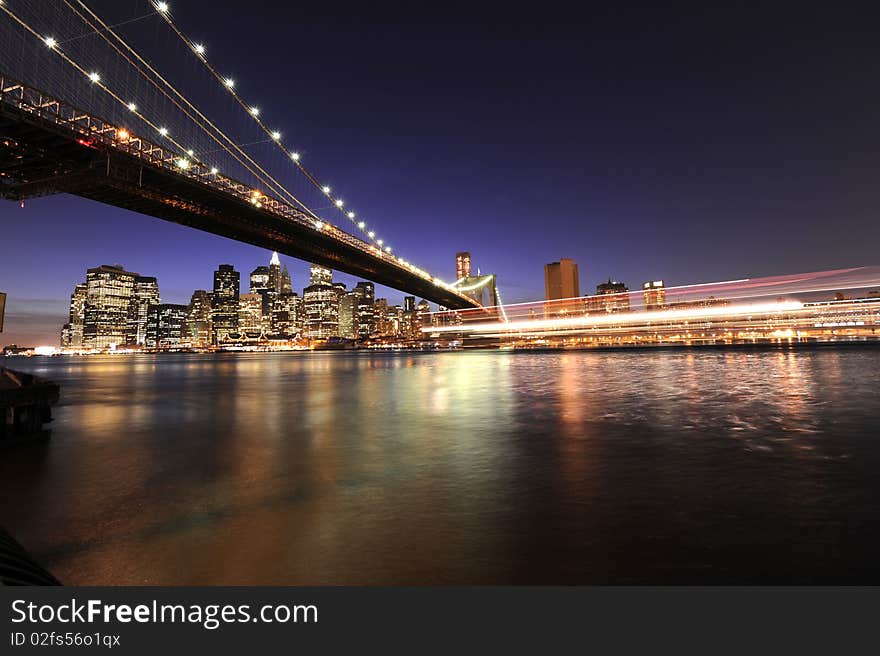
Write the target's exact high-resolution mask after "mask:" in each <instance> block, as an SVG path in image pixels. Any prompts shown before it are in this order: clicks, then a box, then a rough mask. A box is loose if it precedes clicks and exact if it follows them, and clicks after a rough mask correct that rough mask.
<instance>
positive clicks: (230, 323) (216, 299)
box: [211, 264, 241, 344]
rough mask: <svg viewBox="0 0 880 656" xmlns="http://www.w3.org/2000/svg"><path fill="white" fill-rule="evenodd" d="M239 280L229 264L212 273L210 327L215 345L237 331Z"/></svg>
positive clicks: (237, 274) (222, 265) (238, 275)
mask: <svg viewBox="0 0 880 656" xmlns="http://www.w3.org/2000/svg"><path fill="white" fill-rule="evenodd" d="M240 278H241V276H240V274H239V273H238V271H236V270H235V268H234V267H233V266H232V265H231V264H221V265H220V266H219V267H218V268H217V270H216V271H215V272H214V293H213V294H212V296H211V324H212V326H211V327H212V330H213V333H214V335H213V339H214V343H215V344H218V343H220V342H222V341H223V340H224V339H225V338H226V336H227V335H228V334H229V333H234V332H237V331H238V300H239V295H240V294H239V291H240V290H239V285H240V282H241V281H240Z"/></svg>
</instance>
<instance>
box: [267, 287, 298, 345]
mask: <svg viewBox="0 0 880 656" xmlns="http://www.w3.org/2000/svg"><path fill="white" fill-rule="evenodd" d="M271 319H272V321H271V325H272V330H271V334H272V335H274V336H277V337H281V338H286V339H289V338H292V337H296V335H297V334H299V333H300V332H301V330H302V299H301V298H300V297H299V295H298V294H296V293H290V294H285V293H281V294H278V295H277V296H276V297H275V300H274V301H273V305H272V316H271Z"/></svg>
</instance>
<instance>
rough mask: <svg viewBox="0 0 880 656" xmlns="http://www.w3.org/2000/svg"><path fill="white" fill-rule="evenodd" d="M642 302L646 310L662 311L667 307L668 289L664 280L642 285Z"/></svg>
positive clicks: (650, 281) (651, 281)
mask: <svg viewBox="0 0 880 656" xmlns="http://www.w3.org/2000/svg"><path fill="white" fill-rule="evenodd" d="M642 300H643V302H644V304H645V309H646V310H660V309H662V308H663V306H665V305H666V287H665V286H664V285H663V281H662V280H649V281H648V282H646V283H643V284H642Z"/></svg>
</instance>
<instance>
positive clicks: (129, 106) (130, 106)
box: [128, 103, 138, 112]
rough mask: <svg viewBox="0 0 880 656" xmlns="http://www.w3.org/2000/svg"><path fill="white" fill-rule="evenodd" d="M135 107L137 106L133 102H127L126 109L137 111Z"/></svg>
mask: <svg viewBox="0 0 880 656" xmlns="http://www.w3.org/2000/svg"><path fill="white" fill-rule="evenodd" d="M137 108H138V106H137V105H135V104H134V103H128V111H130V112H136V111H137Z"/></svg>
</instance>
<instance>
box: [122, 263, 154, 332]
mask: <svg viewBox="0 0 880 656" xmlns="http://www.w3.org/2000/svg"><path fill="white" fill-rule="evenodd" d="M159 303H161V299H160V297H159V283H158V281H157V280H156V278H154V277H151V276H135V279H134V290H133V291H132V297H131V306H130V308H129V315H128V333H127V335H126V343H127V344H128V345H130V346H144V345H145V344H146V341H147V318H148V314H149V311H150V306H151V305H158V304H159Z"/></svg>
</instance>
